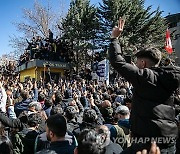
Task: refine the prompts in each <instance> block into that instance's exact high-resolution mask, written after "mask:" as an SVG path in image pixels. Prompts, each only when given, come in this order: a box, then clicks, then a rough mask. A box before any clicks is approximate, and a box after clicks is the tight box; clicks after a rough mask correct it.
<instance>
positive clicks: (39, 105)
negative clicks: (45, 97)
mask: <svg viewBox="0 0 180 154" xmlns="http://www.w3.org/2000/svg"><path fill="white" fill-rule="evenodd" d="M28 107H29V108H30V107H35V110H36V111H41V110H42V106H41V104H40V103H39V102H36V101H33V102H31V103H29V105H28Z"/></svg>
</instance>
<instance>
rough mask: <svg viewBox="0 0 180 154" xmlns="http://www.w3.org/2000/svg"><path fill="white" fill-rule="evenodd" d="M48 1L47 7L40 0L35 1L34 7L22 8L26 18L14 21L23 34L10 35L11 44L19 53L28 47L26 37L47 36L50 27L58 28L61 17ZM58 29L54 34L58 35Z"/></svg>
mask: <svg viewBox="0 0 180 154" xmlns="http://www.w3.org/2000/svg"><path fill="white" fill-rule="evenodd" d="M61 1H62V0H60V4H61ZM47 2H48V5H47V7H44V6H42V5H41V4H40V3H38V1H35V2H34V7H33V9H27V8H24V9H23V10H22V11H23V18H24V20H23V21H21V22H19V23H17V22H16V23H14V25H15V26H16V28H17V30H18V31H19V32H21V33H22V34H23V36H21V37H19V36H15V35H13V36H11V37H10V45H11V46H12V47H13V48H14V49H15V52H16V53H17V55H20V54H22V52H23V51H24V49H25V47H27V42H26V39H32V37H34V36H41V37H42V38H47V37H48V35H49V33H48V30H49V29H58V27H57V23H58V22H59V20H60V18H61V17H60V16H58V15H57V14H55V13H54V12H53V9H52V7H51V5H50V0H48V1H47ZM57 31H58V30H55V33H54V36H57V35H58V33H56V32H57ZM56 34H57V35H56Z"/></svg>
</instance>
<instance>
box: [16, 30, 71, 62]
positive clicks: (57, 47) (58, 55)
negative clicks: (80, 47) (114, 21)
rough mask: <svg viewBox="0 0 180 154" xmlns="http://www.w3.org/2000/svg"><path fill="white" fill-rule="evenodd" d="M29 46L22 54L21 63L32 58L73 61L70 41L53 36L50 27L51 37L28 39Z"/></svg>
mask: <svg viewBox="0 0 180 154" xmlns="http://www.w3.org/2000/svg"><path fill="white" fill-rule="evenodd" d="M27 43H28V46H27V48H26V49H25V51H24V53H23V54H22V55H21V56H20V59H19V65H21V64H24V63H25V62H27V61H30V60H32V59H40V60H49V59H51V60H52V61H61V62H71V61H72V60H73V56H74V54H73V51H72V50H70V49H69V46H68V43H67V42H66V41H63V40H61V39H58V38H56V39H55V38H53V33H52V31H51V30H50V29H49V37H48V38H42V37H41V36H36V37H33V38H32V39H31V40H30V41H29V40H27Z"/></svg>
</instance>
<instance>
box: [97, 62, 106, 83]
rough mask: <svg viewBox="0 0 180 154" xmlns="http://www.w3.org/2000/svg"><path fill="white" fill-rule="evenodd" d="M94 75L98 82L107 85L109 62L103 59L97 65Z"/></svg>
mask: <svg viewBox="0 0 180 154" xmlns="http://www.w3.org/2000/svg"><path fill="white" fill-rule="evenodd" d="M96 74H97V76H98V78H97V79H98V81H99V82H105V83H106V85H109V60H107V59H104V60H102V61H100V62H99V63H98V64H97V70H96Z"/></svg>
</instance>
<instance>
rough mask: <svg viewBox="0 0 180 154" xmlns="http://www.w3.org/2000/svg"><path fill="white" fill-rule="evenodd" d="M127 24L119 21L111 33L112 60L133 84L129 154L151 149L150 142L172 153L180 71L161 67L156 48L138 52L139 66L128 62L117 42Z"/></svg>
mask: <svg viewBox="0 0 180 154" xmlns="http://www.w3.org/2000/svg"><path fill="white" fill-rule="evenodd" d="M124 24H125V20H123V19H122V18H120V19H119V21H118V26H117V27H115V28H113V30H112V35H111V43H110V48H109V60H110V63H111V65H112V66H113V67H114V68H115V69H116V70H117V71H118V72H119V73H120V75H121V76H123V77H124V78H125V79H126V80H127V81H129V82H131V83H132V85H133V102H132V111H131V117H130V124H131V132H132V134H131V135H132V146H131V147H130V148H129V149H127V150H129V151H128V152H127V153H136V152H137V151H139V150H142V149H144V148H145V149H149V148H150V145H151V144H150V143H151V142H152V141H153V140H155V141H156V143H157V145H158V146H159V148H160V150H161V153H167V152H168V153H171V154H173V153H175V142H176V137H177V133H178V128H177V125H176V122H175V108H174V106H173V102H174V97H173V93H174V91H175V90H176V89H177V88H178V87H179V85H180V68H179V67H175V66H168V67H159V66H158V65H159V63H160V60H161V52H160V51H159V50H158V49H157V48H154V47H148V48H144V49H142V50H140V51H139V52H137V53H136V57H137V62H136V66H134V65H132V64H129V63H127V62H126V61H125V60H124V58H123V56H122V52H121V47H120V44H119V40H118V37H119V36H120V35H121V33H122V31H123V28H124ZM124 152H126V151H124Z"/></svg>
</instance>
